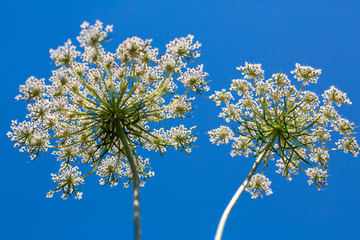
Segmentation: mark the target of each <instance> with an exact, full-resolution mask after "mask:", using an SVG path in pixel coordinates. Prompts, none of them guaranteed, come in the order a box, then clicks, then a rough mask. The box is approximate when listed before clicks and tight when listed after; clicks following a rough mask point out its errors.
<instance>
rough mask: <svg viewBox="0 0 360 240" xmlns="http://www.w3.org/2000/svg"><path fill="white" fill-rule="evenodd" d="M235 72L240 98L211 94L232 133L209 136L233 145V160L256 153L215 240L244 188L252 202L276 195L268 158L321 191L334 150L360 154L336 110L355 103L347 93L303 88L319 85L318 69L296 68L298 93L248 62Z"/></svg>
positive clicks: (350, 127)
mask: <svg viewBox="0 0 360 240" xmlns="http://www.w3.org/2000/svg"><path fill="white" fill-rule="evenodd" d="M237 69H238V70H240V71H241V73H242V74H243V75H244V79H234V80H232V83H231V87H230V89H229V90H230V91H233V92H235V93H236V94H237V95H238V96H240V99H239V100H238V101H237V102H235V103H233V102H232V100H234V97H233V95H232V93H231V92H228V91H226V90H225V89H223V90H222V91H221V92H217V91H215V94H213V95H211V96H210V99H212V100H213V101H215V102H216V104H217V105H220V104H221V103H223V104H224V105H225V106H224V107H223V108H222V112H221V113H220V114H219V117H221V118H224V119H225V121H226V122H230V121H234V122H235V123H236V124H237V125H236V126H233V127H232V130H231V129H230V128H229V127H227V126H221V127H220V128H217V129H214V130H211V131H209V132H208V134H209V135H210V141H211V142H212V143H217V145H219V144H224V143H225V144H226V143H228V142H230V141H232V148H233V150H231V152H230V154H231V156H236V155H240V156H241V155H244V156H245V157H247V156H249V155H252V157H256V161H255V163H254V165H253V167H252V168H251V170H250V172H249V174H248V176H247V177H246V179H245V181H244V183H243V184H242V185H241V186H240V188H239V189H238V191H237V192H236V194H235V195H234V197H233V199H232V200H231V202H230V203H229V205H228V207H227V208H226V210H225V212H224V214H223V216H222V218H221V220H220V223H219V227H218V231H217V233H216V236H215V239H217V240H219V239H221V236H222V232H223V229H224V226H225V223H226V220H227V217H228V215H229V213H230V211H231V209H232V208H233V206H234V204H235V203H236V201H237V200H238V198H239V197H240V195H241V193H242V192H243V191H244V190H246V191H248V192H250V193H251V194H252V198H256V197H258V196H260V197H262V194H261V193H262V192H264V193H265V194H266V195H269V194H271V193H272V190H271V189H270V183H271V182H270V181H269V179H267V178H266V177H265V175H264V170H265V168H266V166H268V164H270V162H269V159H270V160H275V158H277V160H276V162H277V163H276V166H277V167H278V170H277V172H278V173H280V174H282V175H283V176H284V177H285V178H286V179H287V180H289V181H290V180H291V179H292V175H296V174H297V173H298V171H299V170H301V171H303V172H305V173H306V174H307V175H308V176H309V177H310V180H309V181H308V183H309V185H311V184H315V185H316V187H317V188H318V189H319V190H320V189H321V188H323V187H325V186H326V185H327V182H326V179H327V177H328V175H327V170H328V160H329V151H330V150H341V149H342V150H344V152H345V153H347V152H350V153H351V154H352V155H354V156H357V154H358V152H359V146H358V144H357V142H356V139H355V137H352V134H354V132H353V130H354V128H355V124H354V123H352V122H350V121H349V120H347V119H344V118H342V117H341V116H340V115H339V114H338V113H337V111H336V109H335V106H334V105H337V106H338V107H340V106H341V105H342V104H351V102H350V100H349V99H348V98H347V96H346V94H345V93H343V92H342V91H340V90H338V89H337V88H335V87H334V86H332V87H331V88H330V89H329V90H327V91H325V92H324V94H323V95H322V101H321V100H320V99H319V96H318V95H317V94H316V93H314V92H312V91H307V90H306V91H305V90H303V87H304V86H306V85H308V84H309V83H316V82H317V80H318V78H319V75H320V74H321V70H320V69H314V68H312V67H309V66H302V65H300V64H296V68H295V70H294V71H292V72H291V73H292V74H294V77H295V78H296V79H297V80H298V81H301V82H302V85H301V87H300V89H299V90H297V89H296V87H295V86H294V85H291V82H290V80H289V79H288V76H287V75H285V74H283V73H281V72H279V73H276V74H273V75H272V78H270V79H268V80H265V78H264V71H263V70H262V69H261V65H260V64H248V63H245V66H244V67H238V68H237ZM334 132H338V134H337V136H340V139H339V140H338V141H337V142H336V145H337V147H335V146H332V147H331V146H327V145H329V144H330V143H331V137H332V136H331V135H332V133H334ZM261 162H263V163H264V166H263V169H262V171H261V174H256V175H254V173H255V171H256V169H257V168H258V166H259V165H260V163H261ZM306 167H307V169H306Z"/></svg>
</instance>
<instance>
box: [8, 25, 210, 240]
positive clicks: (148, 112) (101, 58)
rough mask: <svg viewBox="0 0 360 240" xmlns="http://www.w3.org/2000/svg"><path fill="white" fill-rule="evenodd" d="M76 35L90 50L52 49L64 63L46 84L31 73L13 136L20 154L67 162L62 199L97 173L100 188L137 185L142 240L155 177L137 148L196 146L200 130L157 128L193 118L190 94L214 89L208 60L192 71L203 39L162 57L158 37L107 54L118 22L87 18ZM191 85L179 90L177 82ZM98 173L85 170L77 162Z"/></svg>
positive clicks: (183, 42) (180, 44) (59, 178)
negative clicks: (148, 183) (144, 197)
mask: <svg viewBox="0 0 360 240" xmlns="http://www.w3.org/2000/svg"><path fill="white" fill-rule="evenodd" d="M81 28H82V30H81V32H80V36H78V37H77V40H78V41H79V42H80V46H81V47H82V48H83V52H80V51H77V50H76V47H75V46H74V45H72V42H71V40H68V41H67V42H66V43H65V45H64V46H60V47H59V48H57V49H56V50H53V49H51V50H50V57H51V58H52V59H53V60H54V62H55V65H56V66H57V67H58V68H57V69H56V70H54V71H53V72H52V76H51V77H50V79H49V81H50V84H49V85H46V84H45V80H44V79H37V78H35V77H30V78H29V79H27V80H26V83H25V85H21V86H20V94H19V95H18V96H16V99H17V100H19V99H22V100H25V101H28V102H29V103H28V106H27V109H28V110H29V112H30V113H29V114H28V115H27V116H26V117H27V118H28V119H29V120H28V121H23V122H20V123H18V122H17V121H16V120H15V121H13V122H12V125H11V129H12V131H11V132H9V133H8V136H9V137H10V139H11V141H13V142H15V147H18V148H19V150H20V152H26V153H27V154H29V156H30V158H31V160H34V159H36V158H37V157H38V156H39V154H40V152H41V151H43V152H45V153H47V152H49V150H52V151H51V152H52V154H53V155H55V156H56V158H57V161H59V162H60V163H61V164H60V170H59V172H58V173H57V174H51V175H52V179H53V181H54V182H55V184H56V186H57V187H56V188H55V189H54V190H51V191H50V192H49V193H48V194H47V197H52V196H53V194H54V193H55V192H61V193H62V198H63V199H66V198H68V197H69V196H71V195H75V198H77V199H81V198H82V192H81V191H80V189H78V185H80V184H83V183H84V178H85V177H86V176H89V175H90V174H92V173H95V174H97V175H98V176H99V177H100V180H99V182H100V185H110V186H111V187H113V186H116V185H117V184H118V183H119V181H120V180H122V179H124V180H125V182H124V185H125V187H127V186H129V183H130V182H133V185H134V209H135V210H134V212H135V213H134V216H135V225H136V226H135V228H136V239H140V222H139V189H138V187H139V185H141V186H143V185H144V183H145V179H146V178H151V177H152V176H154V172H153V171H150V168H149V160H148V159H144V158H142V157H140V156H138V155H137V153H136V150H135V148H136V147H137V146H139V147H143V148H145V149H148V150H155V151H159V152H160V154H163V153H164V152H165V151H167V149H168V148H169V147H175V149H179V150H184V151H185V152H186V153H189V152H190V151H191V148H192V147H193V142H194V141H195V140H196V136H195V135H193V130H194V128H195V127H191V128H189V129H188V128H186V127H184V126H183V125H180V126H177V127H172V128H171V129H169V130H165V129H164V128H160V129H154V128H153V127H154V124H152V123H154V122H160V121H162V120H166V119H171V118H177V117H181V118H184V117H186V116H187V115H188V114H189V113H190V112H191V110H192V109H193V108H192V106H191V104H192V101H193V100H194V98H188V97H187V94H188V93H189V91H191V92H196V93H201V92H202V91H208V90H209V87H208V86H207V82H206V81H205V78H206V77H207V76H208V74H207V73H206V72H203V65H199V66H197V67H196V68H186V67H187V62H188V61H191V60H192V59H193V58H197V57H199V56H200V53H199V51H198V49H199V48H200V46H201V44H200V43H198V42H195V43H194V42H193V38H194V37H193V36H192V35H188V36H187V37H186V38H180V39H175V40H173V41H171V42H170V43H169V44H167V45H166V53H165V54H164V55H162V56H159V55H158V49H156V48H152V47H151V46H150V43H151V41H152V40H145V41H144V40H142V39H140V38H137V37H132V38H128V39H126V40H125V41H124V42H123V43H122V44H120V45H119V47H118V48H117V50H116V53H111V52H106V51H105V49H104V48H103V44H104V43H106V42H107V41H108V40H109V39H110V37H111V35H110V34H111V32H112V26H106V27H105V29H103V24H102V23H101V22H100V21H96V23H95V25H90V24H89V23H87V22H84V23H83V24H82V25H81ZM179 83H180V84H182V85H183V86H184V90H183V91H181V93H177V91H178V88H179V87H178V84H179ZM74 165H88V166H90V167H92V171H90V172H88V173H86V174H82V172H81V171H79V167H78V166H74Z"/></svg>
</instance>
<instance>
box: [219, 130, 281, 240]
mask: <svg viewBox="0 0 360 240" xmlns="http://www.w3.org/2000/svg"><path fill="white" fill-rule="evenodd" d="M276 137H277V136H276V135H275V134H274V135H273V136H272V137H271V139H270V141H269V142H268V143H267V144H266V145H265V149H264V151H263V152H262V153H261V154H260V155H259V156H258V157H257V159H256V161H255V163H254V164H253V166H252V167H251V169H250V172H249V174H248V175H247V176H246V178H245V181H244V182H243V184H241V185H240V187H239V189H238V190H237V191H236V193H235V195H234V196H233V197H232V199H231V201H230V202H229V204H228V205H227V207H226V209H225V211H224V212H223V214H222V216H221V219H220V222H219V225H218V228H217V230H216V235H215V240H221V238H222V235H223V232H224V228H225V224H226V221H227V219H228V217H229V215H230V212H231V210H232V209H233V207H234V206H235V204H236V202H237V200H238V199H239V198H240V196H241V194H242V193H243V191H244V190H245V188H246V186H247V185H248V184H249V181H250V179H251V177H252V176H253V175H254V173H255V171H256V169H257V168H258V166H259V165H260V163H261V161H262V160H263V158H264V157H265V156H266V155H267V154H268V152H269V150H270V148H271V147H272V146H273V144H274V142H275V139H276Z"/></svg>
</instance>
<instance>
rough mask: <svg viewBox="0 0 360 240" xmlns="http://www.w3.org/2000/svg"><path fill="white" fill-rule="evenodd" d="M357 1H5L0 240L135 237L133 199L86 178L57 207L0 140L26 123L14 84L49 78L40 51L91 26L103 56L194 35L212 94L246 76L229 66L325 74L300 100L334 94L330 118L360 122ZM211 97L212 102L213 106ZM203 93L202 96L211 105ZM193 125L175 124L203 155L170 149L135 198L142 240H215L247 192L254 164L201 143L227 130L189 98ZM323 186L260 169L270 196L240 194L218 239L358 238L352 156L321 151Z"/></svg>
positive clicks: (40, 169) (214, 110) (32, 169)
mask: <svg viewBox="0 0 360 240" xmlns="http://www.w3.org/2000/svg"><path fill="white" fill-rule="evenodd" d="M359 12H360V2H358V1H329V0H327V1H314V0H313V1H265V0H264V1H226V0H224V1H202V0H201V1H188V0H185V1H171V0H169V1H160V0H156V1H151V0H149V1H114V0H108V1H77V0H72V1H70V0H65V1H16V0H14V1H11V2H10V1H3V2H2V3H1V4H0V18H1V21H0V22H1V31H2V37H1V39H0V44H1V46H2V50H1V54H2V57H1V58H0V61H1V65H0V66H1V70H2V74H3V75H2V79H3V80H2V81H3V83H4V85H3V87H2V88H1V95H0V98H1V102H2V103H3V104H2V106H3V110H2V118H1V124H0V126H1V130H0V133H1V137H0V141H1V146H2V152H3V153H4V155H3V156H2V164H3V165H2V173H1V174H0V187H1V190H2V191H1V192H2V197H1V199H0V206H1V209H0V212H1V217H0V238H1V239H48V238H50V237H51V238H52V239H54V240H55V239H64V238H67V239H99V238H101V239H107V238H114V239H133V219H132V190H131V188H128V189H123V188H122V186H117V187H115V188H113V189H110V188H109V187H103V188H102V187H101V186H100V185H99V184H98V177H96V176H93V177H89V178H87V179H86V184H85V185H84V195H83V199H82V200H75V199H68V200H66V201H62V200H61V199H60V197H59V195H55V196H54V198H52V199H47V198H45V194H46V193H47V192H48V191H49V190H50V189H53V188H54V185H53V182H52V180H51V176H50V173H54V172H57V170H58V162H56V161H55V158H54V156H52V155H42V156H41V157H40V158H39V159H37V160H36V161H35V162H32V163H28V161H29V158H28V156H23V155H22V153H19V152H18V150H16V149H14V148H13V143H11V142H10V141H9V140H8V138H7V136H6V133H7V132H8V131H9V130H10V124H11V120H13V119H18V120H19V121H22V120H24V119H25V115H26V114H27V110H26V103H25V102H23V101H16V100H15V99H14V97H15V96H16V95H17V94H18V88H19V85H20V84H24V83H25V80H26V79H27V78H28V77H30V76H36V77H37V78H46V79H48V78H49V77H50V74H51V70H53V69H54V65H53V64H52V61H51V59H50V57H49V49H50V48H54V49H55V48H57V47H58V46H59V45H62V44H64V42H66V41H67V39H69V38H70V39H72V40H73V42H76V39H75V38H76V36H77V35H78V33H79V31H80V24H81V23H82V22H83V21H84V20H86V21H88V22H90V23H92V24H93V23H94V22H95V20H101V21H102V22H104V24H105V25H106V24H113V25H114V35H113V39H112V41H111V42H110V43H108V44H107V45H106V50H108V51H112V52H114V51H115V49H116V48H117V46H118V44H120V43H121V42H123V41H124V40H125V39H126V38H128V37H132V36H138V37H140V38H143V39H153V43H152V46H154V47H158V48H159V50H160V52H164V51H165V44H167V43H168V42H169V41H171V40H173V39H174V38H175V37H185V36H187V35H188V34H193V35H195V40H198V41H199V42H200V43H202V44H203V45H202V48H201V54H202V55H201V57H200V58H198V59H196V60H197V62H198V63H203V64H204V70H205V71H207V72H208V73H209V78H208V79H209V80H212V81H211V83H210V86H211V91H210V93H212V92H213V91H214V90H221V89H222V88H228V87H229V84H230V80H229V79H230V78H241V74H240V72H239V71H237V70H236V69H235V68H236V67H237V66H239V65H244V62H245V61H247V62H250V63H261V64H262V66H263V69H264V70H265V77H266V78H270V77H271V74H273V73H276V72H278V71H279V70H280V69H281V71H282V72H283V73H287V74H289V75H290V71H291V70H293V69H294V67H295V63H300V64H303V65H309V66H312V67H315V68H320V69H322V70H323V73H322V75H321V76H320V79H319V81H318V83H317V84H316V85H311V86H310V87H309V90H313V91H315V92H316V93H318V94H321V93H322V92H323V91H324V90H325V89H328V88H329V87H330V86H332V85H334V86H336V87H338V88H339V89H341V90H342V91H344V92H346V93H347V95H348V97H349V98H350V100H351V101H352V103H353V104H352V105H350V106H343V107H341V108H340V110H339V112H340V114H342V115H343V116H344V117H345V118H348V119H349V120H351V121H354V122H355V123H356V124H357V125H359V124H360V111H359V106H360V95H359V87H360V83H359V74H358V68H359V66H360V59H359V56H360V48H359V42H360V41H359V40H360V29H359V26H360V15H359ZM210 93H209V94H210ZM209 94H208V95H209ZM195 105H197V108H196V109H195V111H194V112H193V114H192V116H193V118H191V119H186V120H184V121H183V120H181V119H179V120H176V121H175V124H176V125H179V124H185V125H186V126H188V127H189V126H193V125H197V126H198V127H197V128H196V131H197V133H198V141H197V142H196V145H197V146H198V148H196V149H194V150H193V152H192V153H191V154H190V155H186V154H184V153H183V152H182V153H178V152H176V151H175V150H172V151H170V152H168V153H167V154H165V156H164V158H161V157H159V156H158V153H155V152H148V151H145V150H143V151H140V155H142V156H144V157H149V158H150V161H151V166H152V169H153V170H154V171H155V177H154V179H153V181H152V182H151V181H149V182H148V183H147V185H146V186H145V187H144V188H142V189H141V214H142V232H143V239H144V240H147V239H148V240H151V239H157V240H162V239H171V240H177V239H212V238H213V237H214V234H215V230H216V227H217V224H218V221H219V219H220V216H221V214H222V212H223V210H224V209H225V207H226V205H227V203H228V202H229V200H230V199H231V197H232V195H233V194H234V193H235V191H236V190H237V188H238V187H239V185H240V184H241V183H242V181H243V180H244V178H245V176H246V174H247V172H248V171H249V169H250V167H251V165H252V162H253V161H254V160H253V159H251V158H244V157H234V158H232V157H231V156H230V154H229V151H230V149H231V147H230V145H222V146H219V147H216V146H215V145H212V144H211V143H210V142H209V137H208V136H207V135H206V134H205V133H206V132H207V131H209V130H211V129H213V128H217V127H218V126H219V125H220V124H224V123H225V122H224V121H223V120H222V119H220V118H218V117H217V116H218V113H219V111H220V108H219V107H216V106H215V104H214V103H213V102H211V101H210V100H208V99H206V98H200V97H199V98H197V99H196V100H195ZM330 155H331V157H330V163H329V164H330V171H329V175H330V177H329V179H328V183H329V185H328V187H327V189H326V190H323V191H318V190H317V189H316V187H315V186H313V185H312V186H308V184H307V182H306V181H307V180H308V178H307V177H306V176H305V174H304V173H299V175H298V176H295V177H294V179H293V181H292V182H287V181H286V180H285V179H284V178H283V177H281V176H280V175H279V174H277V173H275V171H276V168H275V166H274V165H270V167H269V168H268V169H267V170H266V175H267V177H269V178H270V180H271V181H272V190H273V192H274V194H273V195H271V196H267V197H264V198H263V199H255V200H253V199H251V197H250V194H248V193H244V194H243V195H242V197H241V198H240V200H239V201H238V203H237V205H236V206H235V208H234V210H233V212H232V213H231V215H230V218H229V220H228V223H227V225H226V228H225V232H224V237H223V239H224V240H226V239H229V240H231V239H248V238H250V237H251V238H255V239H261V238H266V239H284V238H291V239H329V240H330V239H358V236H360V217H359V216H360V203H359V198H360V191H359V190H360V188H359V180H360V179H359V174H358V171H359V170H360V162H359V158H354V157H352V156H351V155H350V154H344V153H343V152H340V151H338V152H331V153H330Z"/></svg>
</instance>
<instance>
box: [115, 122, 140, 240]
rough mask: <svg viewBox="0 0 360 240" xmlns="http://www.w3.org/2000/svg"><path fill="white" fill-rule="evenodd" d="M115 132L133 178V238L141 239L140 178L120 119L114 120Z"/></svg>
mask: <svg viewBox="0 0 360 240" xmlns="http://www.w3.org/2000/svg"><path fill="white" fill-rule="evenodd" d="M116 128H117V133H118V134H119V137H120V139H121V142H122V144H123V146H124V149H125V154H126V157H127V160H128V162H129V164H130V168H131V172H132V180H133V190H134V191H133V198H134V201H133V205H134V224H135V239H136V240H141V225H140V180H139V175H138V171H137V165H136V162H135V161H134V158H133V155H132V153H131V151H130V147H129V144H128V142H127V140H126V136H125V132H124V129H123V128H122V127H121V125H120V121H116Z"/></svg>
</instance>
